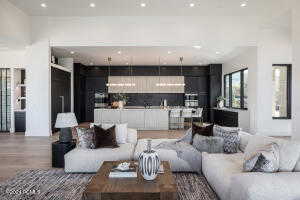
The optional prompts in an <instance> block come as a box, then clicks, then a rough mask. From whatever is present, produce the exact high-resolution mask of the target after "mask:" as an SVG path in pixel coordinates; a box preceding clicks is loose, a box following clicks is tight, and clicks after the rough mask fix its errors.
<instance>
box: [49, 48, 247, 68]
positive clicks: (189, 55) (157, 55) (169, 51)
mask: <svg viewBox="0 0 300 200" xmlns="http://www.w3.org/2000/svg"><path fill="white" fill-rule="evenodd" d="M244 49H246V47H239V48H227V49H224V48H223V49H222V50H218V52H219V54H217V53H216V50H213V49H207V48H204V47H203V48H201V49H196V48H194V47H186V46H182V47H178V46H177V47H161V46H159V47H158V46H157V47H155V46H152V47H124V46H123V47H53V48H52V53H53V55H55V56H57V57H73V58H74V61H75V62H80V63H82V64H85V65H108V62H107V58H108V57H111V58H112V62H111V64H112V65H159V63H160V64H161V65H180V62H179V58H180V57H181V56H182V57H184V61H183V65H207V64H211V63H222V62H223V61H225V60H226V59H229V58H231V57H234V56H236V55H238V54H239V53H241V52H242V51H243V50H244ZM71 51H73V52H74V54H71ZM119 51H120V53H119ZM159 60H160V61H159Z"/></svg>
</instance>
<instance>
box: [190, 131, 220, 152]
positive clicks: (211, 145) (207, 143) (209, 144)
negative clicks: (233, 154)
mask: <svg viewBox="0 0 300 200" xmlns="http://www.w3.org/2000/svg"><path fill="white" fill-rule="evenodd" d="M193 146H194V147H195V148H196V149H197V150H198V151H200V152H207V153H223V152H224V148H223V146H224V139H223V138H220V137H207V136H202V135H195V136H194V139H193Z"/></svg>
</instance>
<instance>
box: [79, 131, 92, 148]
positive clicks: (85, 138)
mask: <svg viewBox="0 0 300 200" xmlns="http://www.w3.org/2000/svg"><path fill="white" fill-rule="evenodd" d="M76 131H77V136H78V140H77V147H78V148H83V149H94V148H95V144H94V130H93V129H91V128H81V127H76Z"/></svg>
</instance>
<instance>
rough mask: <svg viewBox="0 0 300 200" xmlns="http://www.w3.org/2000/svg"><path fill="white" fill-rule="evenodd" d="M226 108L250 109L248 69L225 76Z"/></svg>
mask: <svg viewBox="0 0 300 200" xmlns="http://www.w3.org/2000/svg"><path fill="white" fill-rule="evenodd" d="M224 96H225V99H226V100H225V106H226V107H228V108H236V109H247V108H248V69H242V70H239V71H236V72H233V73H230V74H226V75H225V76H224Z"/></svg>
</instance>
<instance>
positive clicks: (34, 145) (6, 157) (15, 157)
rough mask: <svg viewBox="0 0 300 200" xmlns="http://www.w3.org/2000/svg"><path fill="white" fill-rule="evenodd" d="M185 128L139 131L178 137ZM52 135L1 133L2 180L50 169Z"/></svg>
mask: <svg viewBox="0 0 300 200" xmlns="http://www.w3.org/2000/svg"><path fill="white" fill-rule="evenodd" d="M183 133H184V131H183V130H170V131H139V132H138V138H153V139H155V138H178V137H181V136H182V135H183ZM56 139H57V136H52V137H25V136H24V134H9V133H0V182H2V181H4V180H6V179H9V178H11V177H13V176H15V175H16V173H18V172H20V171H22V170H25V169H50V168H52V167H51V143H52V142H53V141H55V140H56Z"/></svg>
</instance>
